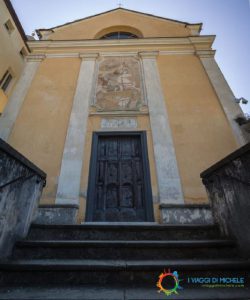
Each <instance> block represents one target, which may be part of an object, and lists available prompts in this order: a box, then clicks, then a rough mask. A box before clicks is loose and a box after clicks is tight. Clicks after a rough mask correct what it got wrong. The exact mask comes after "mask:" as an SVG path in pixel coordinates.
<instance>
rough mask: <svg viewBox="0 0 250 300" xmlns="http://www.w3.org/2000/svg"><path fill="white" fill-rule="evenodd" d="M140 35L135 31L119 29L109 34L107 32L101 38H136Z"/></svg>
mask: <svg viewBox="0 0 250 300" xmlns="http://www.w3.org/2000/svg"><path fill="white" fill-rule="evenodd" d="M136 38H138V36H136V35H135V34H133V33H130V32H123V31H117V32H111V33H108V34H105V35H104V36H102V37H101V40H117V39H118V40H120V39H136Z"/></svg>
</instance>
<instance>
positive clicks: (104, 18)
mask: <svg viewBox="0 0 250 300" xmlns="http://www.w3.org/2000/svg"><path fill="white" fill-rule="evenodd" d="M142 24H143V25H142ZM121 25H122V26H130V27H133V28H135V29H138V30H139V31H140V32H141V33H142V35H143V37H170V36H173V37H174V36H190V35H191V31H190V29H189V28H187V27H185V24H181V23H176V22H172V21H166V20H163V19H160V18H155V17H150V16H146V15H143V14H136V13H133V12H129V11H123V10H115V11H112V12H109V13H106V14H102V15H99V16H96V17H93V18H89V19H85V20H82V21H79V22H76V23H72V24H69V25H66V26H63V27H59V28H55V29H54V33H52V34H50V35H49V36H48V39H52V40H74V39H93V38H98V37H99V33H100V32H101V31H102V30H103V29H104V28H109V27H112V26H121Z"/></svg>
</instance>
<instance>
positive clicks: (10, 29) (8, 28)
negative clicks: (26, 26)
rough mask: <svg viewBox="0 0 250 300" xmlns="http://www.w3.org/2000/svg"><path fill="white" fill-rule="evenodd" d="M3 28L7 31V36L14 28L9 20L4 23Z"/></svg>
mask: <svg viewBox="0 0 250 300" xmlns="http://www.w3.org/2000/svg"><path fill="white" fill-rule="evenodd" d="M4 26H5V28H6V30H7V31H8V33H9V34H10V33H11V32H12V31H13V30H14V29H15V27H14V25H13V24H12V22H11V20H10V19H9V20H8V21H7V22H6V23H4Z"/></svg>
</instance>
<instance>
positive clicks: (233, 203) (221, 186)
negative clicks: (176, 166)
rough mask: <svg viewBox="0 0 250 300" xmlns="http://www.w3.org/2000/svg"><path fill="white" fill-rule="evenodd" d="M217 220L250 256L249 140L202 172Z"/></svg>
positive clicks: (244, 253)
mask: <svg viewBox="0 0 250 300" xmlns="http://www.w3.org/2000/svg"><path fill="white" fill-rule="evenodd" d="M201 178H202V180H203V183H204V185H205V186H206V189H207V192H208V195H209V199H210V202H211V206H212V212H213V216H214V220H215V222H216V223H218V224H219V226H220V229H221V231H222V233H223V234H225V235H227V236H232V237H233V238H235V239H236V240H237V242H238V245H239V247H240V249H241V252H242V254H243V255H244V256H246V257H250V143H248V144H247V145H245V146H243V147H242V148H240V149H239V150H237V151H235V152H233V153H232V154H230V155H229V156H227V157H225V158H224V159H222V160H221V161H220V162H218V163H216V164H215V165H213V166H212V167H210V168H209V169H207V170H206V171H204V172H203V173H202V174H201Z"/></svg>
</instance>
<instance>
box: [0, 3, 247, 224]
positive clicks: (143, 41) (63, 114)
mask: <svg viewBox="0 0 250 300" xmlns="http://www.w3.org/2000/svg"><path fill="white" fill-rule="evenodd" d="M201 28H202V24H189V23H185V22H180V21H176V20H170V19H165V18H161V17H157V16H153V15H148V14H144V13H140V12H136V11H131V10H128V9H122V8H118V9H114V10H111V11H108V12H104V13H102V14H99V15H95V16H92V17H88V18H84V19H81V20H77V21H74V22H71V23H67V24H64V25H61V26H57V27H54V28H50V29H39V30H37V33H38V35H39V38H40V40H39V41H29V42H28V46H29V48H30V50H31V53H30V54H29V55H27V57H26V65H25V69H24V72H23V75H22V76H21V79H20V80H19V82H18V83H17V84H16V87H15V92H14V93H13V96H12V97H11V98H10V100H9V102H8V104H7V106H6V108H5V110H4V112H3V115H2V116H1V118H0V136H1V138H3V139H4V140H6V141H8V143H10V144H11V145H12V146H13V147H14V148H15V149H17V150H18V151H20V152H21V153H22V154H23V155H25V156H26V157H27V158H29V159H30V160H31V161H32V162H34V163H35V164H36V165H38V166H39V167H40V168H41V169H42V170H44V171H45V172H46V173H47V185H46V187H45V189H44V191H43V195H42V198H41V201H40V207H39V214H38V217H37V220H38V222H39V223H45V224H73V223H82V222H126V223H127V222H157V223H170V224H173V223H174V224H193V223H194V224H195V223H206V224H209V223H212V216H211V212H210V208H209V205H208V199H207V195H206V191H205V188H204V186H203V184H202V181H201V179H200V173H201V172H202V171H203V170H205V169H206V168H208V167H209V166H210V165H212V164H214V163H215V162H216V161H218V160H220V159H222V158H223V157H224V156H226V155H227V154H228V153H230V152H232V151H234V150H236V149H237V148H238V147H240V146H242V145H244V144H245V143H246V141H245V137H244V136H243V134H242V131H241V130H240V128H239V126H238V124H237V123H236V122H235V118H236V117H237V116H239V115H241V114H242V111H241V109H240V107H239V105H238V104H236V103H235V101H234V95H233V93H232V91H231V90H230V88H229V86H228V84H227V82H226V81H225V79H224V77H223V75H222V73H221V71H220V69H219V67H218V65H217V63H216V61H215V59H214V55H215V50H213V48H212V45H213V42H214V39H215V36H205V35H200V31H201Z"/></svg>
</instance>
